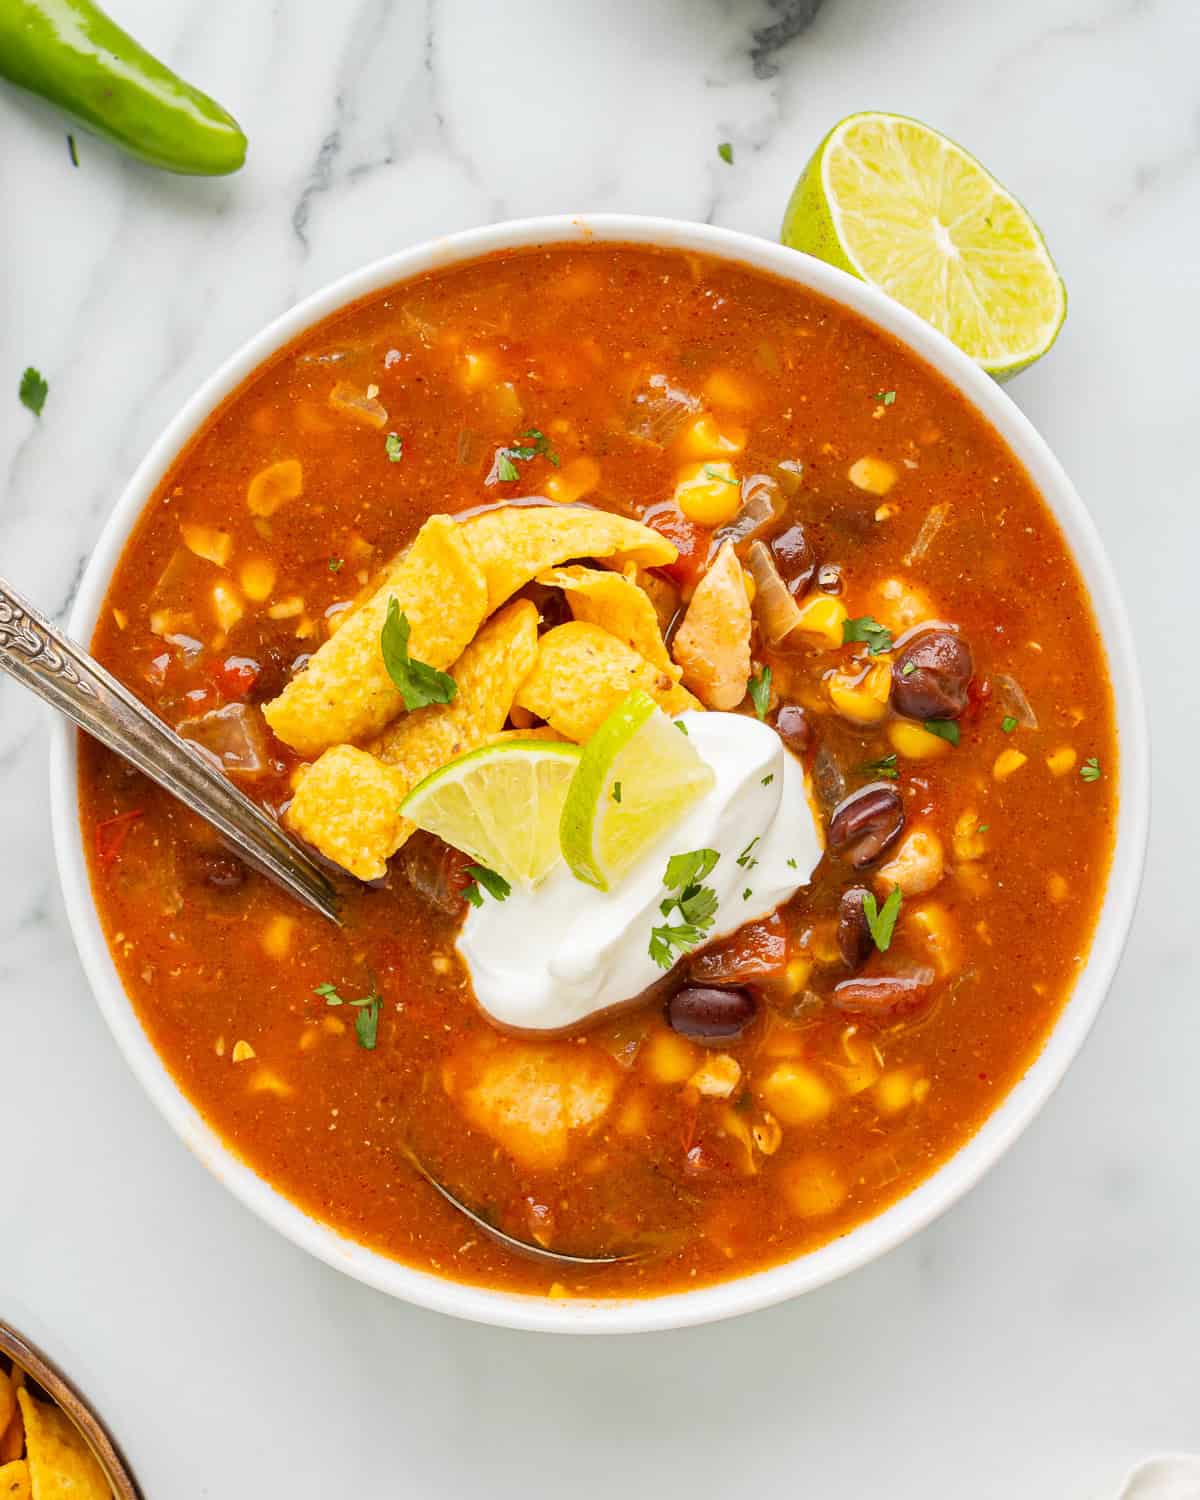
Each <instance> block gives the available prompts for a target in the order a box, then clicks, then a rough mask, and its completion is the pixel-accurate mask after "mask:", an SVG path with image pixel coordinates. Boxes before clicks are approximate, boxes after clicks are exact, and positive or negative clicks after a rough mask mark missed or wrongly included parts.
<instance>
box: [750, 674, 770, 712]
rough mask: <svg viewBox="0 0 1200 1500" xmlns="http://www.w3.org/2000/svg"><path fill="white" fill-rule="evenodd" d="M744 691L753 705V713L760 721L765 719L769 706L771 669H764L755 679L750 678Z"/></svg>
mask: <svg viewBox="0 0 1200 1500" xmlns="http://www.w3.org/2000/svg"><path fill="white" fill-rule="evenodd" d="M746 691H747V692H748V693H749V694H750V701H751V703H753V704H754V712H755V713H756V714H757V715H758V717H759V718H760V719H765V718H766V717H767V709H768V708H770V706H771V669H770V667H764V668H763V669H762V671H761V672H760V673H759V674H758V676H757V677H751V679H750V681H749V682H748V683H747V684H746Z"/></svg>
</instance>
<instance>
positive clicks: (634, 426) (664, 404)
mask: <svg viewBox="0 0 1200 1500" xmlns="http://www.w3.org/2000/svg"><path fill="white" fill-rule="evenodd" d="M699 410H700V402H699V400H698V399H697V398H696V397H695V396H692V395H690V394H689V393H688V392H687V391H684V390H680V389H679V388H678V387H677V386H673V385H672V384H671V382H670V381H669V380H668V378H667V377H666V376H665V375H651V376H650V378H649V380H647V381H645V382H644V384H643V385H641V386H640V387H639V389H638V390H636V391H635V392H634V393H633V399H632V400H631V401H630V403H629V413H628V415H627V416H626V418H625V427H626V430H627V431H628V432H629V434H630V436H631V437H636V438H642V439H643V440H644V441H645V442H648V443H657V444H658V445H659V446H660V447H666V445H667V444H668V443H669V442H670V441H671V439H672V438H673V437H674V436H675V434H676V433H677V432H678V431H679V429H680V428H681V427H682V426H683V424H684V423H685V422H686V421H687V419H688V418H689V417H690V416H692V415H693V414H694V413H695V412H697V411H699Z"/></svg>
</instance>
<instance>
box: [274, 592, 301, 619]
mask: <svg viewBox="0 0 1200 1500" xmlns="http://www.w3.org/2000/svg"><path fill="white" fill-rule="evenodd" d="M303 613H304V600H303V599H301V597H300V595H299V594H289V595H288V596H287V598H286V599H280V600H278V601H277V602H276V603H275V604H272V605H271V607H270V609H268V610H267V619H268V620H294V619H296V618H297V617H298V616H300V615H302V614H303Z"/></svg>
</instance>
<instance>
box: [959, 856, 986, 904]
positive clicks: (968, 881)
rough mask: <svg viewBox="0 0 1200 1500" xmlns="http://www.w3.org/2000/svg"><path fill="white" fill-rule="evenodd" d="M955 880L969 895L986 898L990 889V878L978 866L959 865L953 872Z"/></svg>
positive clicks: (981, 867) (980, 866)
mask: <svg viewBox="0 0 1200 1500" xmlns="http://www.w3.org/2000/svg"><path fill="white" fill-rule="evenodd" d="M954 875H955V879H956V880H957V881H958V882H959V884H960V885H962V886H963V887H964V888H965V889H966V891H967V892H968V894H969V895H972V896H977V897H978V896H986V895H987V893H988V891H989V890H990V889H991V885H992V877H991V876H990V875H989V874H988V872H987V871H986V870H985V869H984V868H983V866H982V865H978V864H965V865H959V866H958V867H957V868H956V869H955V871H954Z"/></svg>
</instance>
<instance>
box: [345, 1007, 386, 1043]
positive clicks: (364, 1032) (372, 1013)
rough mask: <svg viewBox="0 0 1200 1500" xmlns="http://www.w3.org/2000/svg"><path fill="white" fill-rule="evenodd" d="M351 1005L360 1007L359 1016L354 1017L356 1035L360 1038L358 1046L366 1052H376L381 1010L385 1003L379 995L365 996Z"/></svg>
mask: <svg viewBox="0 0 1200 1500" xmlns="http://www.w3.org/2000/svg"><path fill="white" fill-rule="evenodd" d="M350 1003H351V1005H356V1006H358V1014H357V1015H356V1016H355V1017H354V1034H355V1036H356V1037H357V1038H358V1045H359V1046H360V1047H362V1048H363V1050H364V1051H366V1052H374V1050H375V1038H376V1036H377V1035H378V1033H379V1008H380V1006H381V1005H382V1004H383V1001H382V1000H381V999H380V997H379V996H378V995H364V996H363V997H362V999H361V1000H352V1001H351V1002H350Z"/></svg>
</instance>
